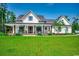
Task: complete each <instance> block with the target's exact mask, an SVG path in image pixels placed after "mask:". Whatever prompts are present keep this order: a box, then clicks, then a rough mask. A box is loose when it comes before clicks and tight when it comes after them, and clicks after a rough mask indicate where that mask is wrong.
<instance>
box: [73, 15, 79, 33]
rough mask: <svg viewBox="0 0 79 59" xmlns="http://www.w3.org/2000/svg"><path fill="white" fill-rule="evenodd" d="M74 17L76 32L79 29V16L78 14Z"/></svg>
mask: <svg viewBox="0 0 79 59" xmlns="http://www.w3.org/2000/svg"><path fill="white" fill-rule="evenodd" d="M73 19H74V21H73V23H72V32H73V33H75V30H79V23H78V20H79V17H77V16H76V17H74V18H73Z"/></svg>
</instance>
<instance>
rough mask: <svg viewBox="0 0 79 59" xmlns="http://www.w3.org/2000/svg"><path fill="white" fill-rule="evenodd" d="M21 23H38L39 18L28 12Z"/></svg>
mask: <svg viewBox="0 0 79 59" xmlns="http://www.w3.org/2000/svg"><path fill="white" fill-rule="evenodd" d="M31 18H32V19H31ZM30 19H31V20H30ZM22 21H23V23H39V18H38V17H37V15H35V14H33V13H32V12H29V13H28V14H26V15H25V16H24V18H23V19H22Z"/></svg>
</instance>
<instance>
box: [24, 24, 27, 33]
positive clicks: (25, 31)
mask: <svg viewBox="0 0 79 59" xmlns="http://www.w3.org/2000/svg"><path fill="white" fill-rule="evenodd" d="M24 34H27V28H26V25H25V27H24Z"/></svg>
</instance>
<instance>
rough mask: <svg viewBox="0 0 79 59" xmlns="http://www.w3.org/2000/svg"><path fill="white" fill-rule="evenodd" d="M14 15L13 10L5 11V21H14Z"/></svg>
mask: <svg viewBox="0 0 79 59" xmlns="http://www.w3.org/2000/svg"><path fill="white" fill-rule="evenodd" d="M15 19H16V16H15V14H14V13H13V12H11V11H8V12H7V22H15Z"/></svg>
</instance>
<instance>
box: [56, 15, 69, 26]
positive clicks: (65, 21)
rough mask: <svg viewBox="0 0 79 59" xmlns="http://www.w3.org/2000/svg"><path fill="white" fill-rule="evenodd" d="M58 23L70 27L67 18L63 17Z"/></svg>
mask: <svg viewBox="0 0 79 59" xmlns="http://www.w3.org/2000/svg"><path fill="white" fill-rule="evenodd" d="M57 22H63V23H64V25H70V23H69V21H68V19H67V18H66V17H65V16H61V17H60V18H59V19H58V21H57Z"/></svg>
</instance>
